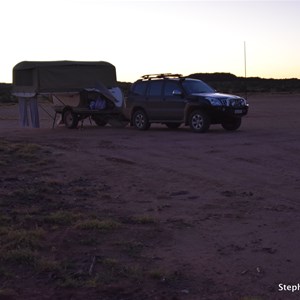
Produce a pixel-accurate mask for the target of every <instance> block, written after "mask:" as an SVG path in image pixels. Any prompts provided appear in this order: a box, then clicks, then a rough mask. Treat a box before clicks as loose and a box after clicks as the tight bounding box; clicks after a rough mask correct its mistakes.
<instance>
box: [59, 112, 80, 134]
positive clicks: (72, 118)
mask: <svg viewBox="0 0 300 300" xmlns="http://www.w3.org/2000/svg"><path fill="white" fill-rule="evenodd" d="M63 120H64V124H65V125H66V127H67V128H70V129H73V128H76V127H77V125H78V121H79V120H78V116H77V115H76V114H74V113H73V111H72V110H71V109H68V110H66V111H65V112H64V116H63Z"/></svg>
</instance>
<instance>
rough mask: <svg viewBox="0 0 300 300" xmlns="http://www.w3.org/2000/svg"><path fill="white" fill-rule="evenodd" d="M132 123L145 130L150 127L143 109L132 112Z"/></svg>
mask: <svg viewBox="0 0 300 300" xmlns="http://www.w3.org/2000/svg"><path fill="white" fill-rule="evenodd" d="M132 123H133V125H134V127H135V128H137V129H139V130H147V129H149V128H150V123H149V120H148V117H147V115H146V113H145V112H144V111H143V110H137V111H136V112H135V113H134V114H133V118H132Z"/></svg>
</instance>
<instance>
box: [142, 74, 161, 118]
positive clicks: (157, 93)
mask: <svg viewBox="0 0 300 300" xmlns="http://www.w3.org/2000/svg"><path fill="white" fill-rule="evenodd" d="M162 87H163V80H155V79H153V80H150V81H149V82H148V88H147V93H146V102H147V104H146V107H147V109H146V110H147V114H148V117H149V119H150V120H161V119H162V117H163V111H162V102H163V99H162Z"/></svg>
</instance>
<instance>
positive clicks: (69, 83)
mask: <svg viewBox="0 0 300 300" xmlns="http://www.w3.org/2000/svg"><path fill="white" fill-rule="evenodd" d="M12 93H13V95H14V96H16V97H19V98H32V97H36V96H38V95H43V96H44V97H47V98H48V99H49V100H50V101H51V102H52V103H53V108H54V110H55V117H54V122H53V125H54V124H55V121H56V116H57V115H58V114H59V115H61V117H62V120H63V122H64V123H65V125H66V126H67V127H68V128H75V127H77V125H78V122H79V121H80V120H83V119H85V118H87V117H90V118H91V119H93V120H94V121H95V123H96V124H97V125H99V126H103V125H105V124H106V123H107V122H108V121H109V120H112V119H116V120H119V119H120V120H122V121H124V120H123V117H122V112H121V110H122V103H123V95H122V92H121V90H120V89H119V88H118V87H117V79H116V68H115V66H114V65H112V64H111V63H108V62H104V61H99V62H78V61H48V62H38V61H24V62H20V63H19V64H17V65H16V66H15V67H14V68H13V91H12Z"/></svg>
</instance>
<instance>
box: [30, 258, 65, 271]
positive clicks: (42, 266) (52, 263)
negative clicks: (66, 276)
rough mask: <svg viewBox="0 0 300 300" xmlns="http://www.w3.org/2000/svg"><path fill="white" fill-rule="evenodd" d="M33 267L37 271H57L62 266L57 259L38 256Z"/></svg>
mask: <svg viewBox="0 0 300 300" xmlns="http://www.w3.org/2000/svg"><path fill="white" fill-rule="evenodd" d="M35 269H36V270H37V271H39V272H58V271H61V269H62V267H61V263H60V262H59V261H56V260H51V259H46V258H40V259H38V260H37V261H36V263H35Z"/></svg>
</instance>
